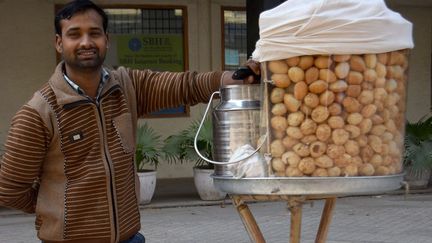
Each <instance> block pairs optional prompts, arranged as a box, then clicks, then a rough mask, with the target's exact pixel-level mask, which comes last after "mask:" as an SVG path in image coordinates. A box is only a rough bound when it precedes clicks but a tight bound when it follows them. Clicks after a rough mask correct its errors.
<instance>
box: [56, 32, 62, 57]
mask: <svg viewBox="0 0 432 243" xmlns="http://www.w3.org/2000/svg"><path fill="white" fill-rule="evenodd" d="M55 48H56V50H57V52H58V53H62V52H63V41H62V38H61V36H60V35H59V34H56V39H55Z"/></svg>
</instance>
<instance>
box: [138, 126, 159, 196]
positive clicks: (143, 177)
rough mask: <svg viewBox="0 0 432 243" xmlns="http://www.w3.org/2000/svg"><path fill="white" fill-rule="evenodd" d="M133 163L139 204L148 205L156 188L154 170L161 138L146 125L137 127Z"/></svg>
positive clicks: (157, 161) (156, 165)
mask: <svg viewBox="0 0 432 243" xmlns="http://www.w3.org/2000/svg"><path fill="white" fill-rule="evenodd" d="M136 135H137V138H136V148H135V161H136V167H137V172H138V178H139V181H140V199H139V203H140V204H148V203H150V201H151V199H152V197H153V194H154V191H155V188H156V169H157V167H158V164H159V159H160V158H161V146H162V140H161V136H160V135H158V134H157V133H156V131H155V130H154V129H153V128H151V127H150V126H149V125H148V124H147V123H144V124H142V125H139V126H138V127H137V134H136Z"/></svg>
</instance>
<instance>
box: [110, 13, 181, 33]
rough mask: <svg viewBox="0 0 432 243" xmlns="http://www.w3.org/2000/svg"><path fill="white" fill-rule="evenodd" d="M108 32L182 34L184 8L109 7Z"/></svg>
mask: <svg viewBox="0 0 432 243" xmlns="http://www.w3.org/2000/svg"><path fill="white" fill-rule="evenodd" d="M105 12H106V13H107V15H108V19H109V21H108V22H109V24H108V33H111V34H176V33H177V34H182V33H183V10H182V9H114V8H107V9H105Z"/></svg>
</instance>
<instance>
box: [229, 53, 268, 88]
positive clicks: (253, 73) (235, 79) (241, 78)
mask: <svg viewBox="0 0 432 243" xmlns="http://www.w3.org/2000/svg"><path fill="white" fill-rule="evenodd" d="M260 79H261V78H260V63H259V62H257V61H254V60H252V59H249V60H248V61H247V62H246V63H245V64H244V66H243V67H240V68H239V69H238V70H237V71H235V72H232V71H226V72H224V74H223V75H222V80H221V85H230V84H252V83H259V82H260Z"/></svg>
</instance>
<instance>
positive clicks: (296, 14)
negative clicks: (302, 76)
mask: <svg viewBox="0 0 432 243" xmlns="http://www.w3.org/2000/svg"><path fill="white" fill-rule="evenodd" d="M259 28H260V39H259V40H258V42H257V43H256V49H255V51H254V52H253V54H252V59H254V60H256V61H259V62H264V61H270V60H280V59H286V58H289V57H294V56H302V55H317V54H322V55H326V54H366V53H382V52H389V51H395V50H400V49H407V48H413V47H414V44H413V40H412V24H411V23H410V22H409V21H407V20H405V19H404V18H403V17H402V16H401V15H400V14H398V13H396V12H393V11H391V10H390V9H388V8H387V6H386V4H385V3H384V1H383V0H361V1H359V0H287V1H286V2H284V3H282V4H281V5H279V6H277V7H275V8H273V9H270V10H268V11H265V12H262V13H261V14H260V17H259Z"/></svg>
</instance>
